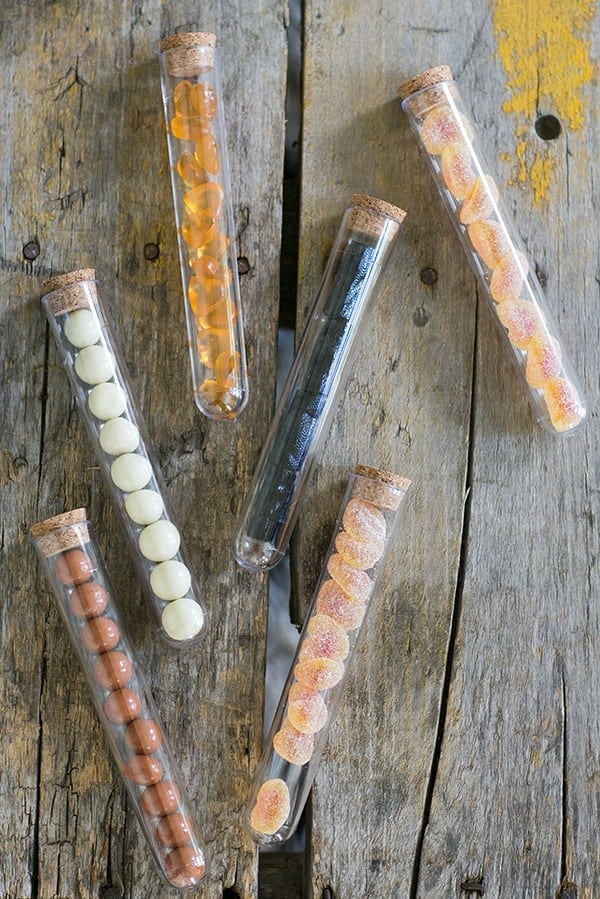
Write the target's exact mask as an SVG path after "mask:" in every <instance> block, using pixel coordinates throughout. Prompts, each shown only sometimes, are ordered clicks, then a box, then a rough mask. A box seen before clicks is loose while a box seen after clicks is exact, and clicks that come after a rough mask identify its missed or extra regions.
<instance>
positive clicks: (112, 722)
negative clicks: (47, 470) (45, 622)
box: [31, 509, 206, 889]
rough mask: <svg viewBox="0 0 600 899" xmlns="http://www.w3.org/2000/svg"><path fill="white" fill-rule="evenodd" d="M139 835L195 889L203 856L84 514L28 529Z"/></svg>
mask: <svg viewBox="0 0 600 899" xmlns="http://www.w3.org/2000/svg"><path fill="white" fill-rule="evenodd" d="M31 534H32V537H33V542H34V545H35V547H36V550H37V552H38V555H39V558H40V560H41V561H42V564H43V567H44V571H45V574H46V577H47V579H48V581H49V583H50V585H51V586H52V589H53V592H54V595H55V598H56V601H57V604H58V607H59V610H60V612H61V615H62V618H63V620H64V623H65V626H66V629H67V631H68V634H69V637H70V639H71V641H72V643H73V645H74V647H75V650H76V652H77V655H78V657H79V661H80V663H81V666H82V669H83V672H84V674H85V677H86V680H87V682H88V685H89V688H90V690H91V692H92V697H93V700H94V704H95V706H96V710H97V712H98V715H99V717H100V720H101V722H102V725H103V727H104V730H105V732H106V735H107V737H108V740H109V744H110V747H111V750H112V753H113V757H114V759H115V762H116V764H117V767H118V768H119V771H120V773H121V775H122V777H123V780H124V782H125V785H126V787H127V791H128V793H129V796H130V798H131V801H132V804H133V807H134V809H135V811H136V814H137V816H138V818H139V821H140V824H141V826H142V830H143V831H144V834H145V836H146V839H147V841H148V843H149V846H150V849H151V851H152V855H153V856H154V859H155V861H156V864H157V865H158V868H159V870H160V871H161V873H162V874H163V876H164V877H165V878H166V879H167V881H168V882H169V884H170V885H171V886H174V887H177V888H179V889H185V888H189V887H195V886H197V885H198V884H199V883H200V882H201V881H202V880H203V878H204V873H205V865H206V862H205V852H204V847H203V845H202V842H201V840H200V838H199V836H198V833H197V829H196V825H195V824H194V821H193V815H192V812H191V809H190V803H189V800H188V799H187V797H186V795H185V790H184V788H183V785H182V782H181V777H180V774H179V772H178V770H177V766H176V764H175V762H174V760H173V757H172V754H171V751H170V749H169V747H168V745H167V742H166V739H165V736H164V730H163V727H162V724H161V723H160V720H159V718H158V715H157V713H156V709H155V708H154V704H153V701H152V697H151V695H150V692H149V690H148V687H147V685H146V684H145V681H144V677H143V675H142V673H141V671H140V668H139V665H138V663H137V661H136V658H135V655H134V653H133V651H132V649H131V645H130V643H129V640H128V638H127V635H126V634H125V631H124V628H123V624H122V622H121V619H120V615H119V610H118V607H117V605H116V603H115V602H114V599H113V592H112V589H111V585H110V582H109V579H108V575H107V572H106V568H105V564H104V560H103V558H102V555H101V553H100V550H99V549H98V546H97V544H96V541H95V539H94V536H93V534H92V532H91V527H90V523H89V521H87V516H86V511H85V509H75V510H73V511H72V512H66V513H64V514H62V515H57V516H55V517H54V518H49V519H46V520H45V521H42V522H40V523H39V524H36V525H34V526H33V527H32V528H31Z"/></svg>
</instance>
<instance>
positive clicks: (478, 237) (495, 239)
mask: <svg viewBox="0 0 600 899" xmlns="http://www.w3.org/2000/svg"><path fill="white" fill-rule="evenodd" d="M469 239H470V241H471V243H472V244H473V249H474V250H475V252H476V253H477V255H478V256H479V258H480V259H481V261H482V262H483V263H484V265H487V267H488V268H491V269H495V268H496V266H497V265H499V264H500V260H501V259H502V257H503V256H506V254H507V253H508V252H509V250H510V245H509V242H508V238H507V236H506V234H505V232H504V229H503V228H502V225H500V224H499V223H498V222H495V221H483V222H474V223H473V224H472V225H469Z"/></svg>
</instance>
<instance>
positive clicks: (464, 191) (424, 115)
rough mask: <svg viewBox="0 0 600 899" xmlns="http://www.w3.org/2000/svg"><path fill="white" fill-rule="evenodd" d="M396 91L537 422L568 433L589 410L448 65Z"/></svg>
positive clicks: (552, 429) (579, 423) (408, 82)
mask: <svg viewBox="0 0 600 899" xmlns="http://www.w3.org/2000/svg"><path fill="white" fill-rule="evenodd" d="M399 94H400V96H401V97H402V101H403V102H402V108H403V109H404V111H405V112H406V113H407V115H408V120H409V122H410V126H411V128H412V130H413V132H414V133H415V135H416V136H417V139H418V141H419V144H420V147H421V150H422V151H423V153H424V156H425V159H426V161H427V163H428V166H429V169H430V171H431V172H432V174H433V177H434V180H435V183H436V186H437V188H438V190H439V192H440V194H441V196H442V199H443V201H444V203H445V205H446V207H447V209H448V211H449V213H450V217H451V219H452V221H453V223H454V225H455V227H456V230H457V232H458V235H459V237H460V241H461V243H462V245H463V247H464V249H465V251H466V253H467V257H468V258H469V261H470V262H471V265H472V266H473V268H474V270H475V273H476V275H477V277H478V278H479V281H480V283H481V285H482V288H483V292H484V295H485V297H486V299H487V301H488V303H489V305H490V306H491V308H492V310H493V312H494V315H495V318H496V321H497V323H498V325H499V327H500V330H501V332H502V335H503V339H504V341H505V343H506V344H507V345H508V347H509V350H510V353H511V356H512V359H513V362H514V363H515V365H516V367H517V370H518V372H519V374H520V376H521V378H522V381H523V384H524V386H525V389H526V392H527V396H528V399H529V402H530V405H531V407H532V410H533V414H534V417H535V419H536V421H537V422H538V424H539V425H540V426H541V427H542V428H544V429H545V430H547V431H550V432H551V433H553V434H572V433H573V432H574V431H575V430H576V429H577V428H578V427H579V426H580V425H581V423H582V422H583V421H584V419H585V416H586V408H585V402H584V398H583V394H582V391H581V387H580V385H579V382H578V379H577V376H576V374H575V372H574V371H573V367H572V365H571V363H570V361H569V359H568V357H567V353H566V350H565V348H564V346H563V343H562V340H561V338H560V335H559V333H558V329H557V327H556V325H555V323H554V322H553V320H552V316H551V313H550V311H549V309H548V305H547V302H546V299H545V297H544V293H543V291H542V288H541V286H540V283H539V281H538V279H537V277H536V274H535V266H534V265H533V263H532V261H531V260H530V259H528V257H527V252H526V250H525V247H524V245H523V243H522V241H521V239H520V237H519V235H518V233H517V231H516V228H515V226H514V224H513V222H512V219H511V217H510V215H509V213H508V212H507V210H506V208H505V206H504V204H503V202H502V199H501V197H500V195H499V190H498V186H497V184H496V182H495V181H494V179H493V177H492V175H491V173H490V172H491V170H490V167H489V166H488V164H487V162H486V160H485V158H484V156H483V153H482V152H481V149H480V146H479V142H478V140H477V136H476V133H475V129H474V127H473V124H472V122H471V120H470V117H469V115H468V113H467V111H466V110H465V106H464V103H463V101H462V98H461V96H460V93H459V91H458V87H457V85H456V82H455V81H454V80H453V78H452V72H451V70H450V69H449V67H448V66H438V67H436V68H434V69H428V70H427V71H426V72H423V73H422V74H420V75H417V76H415V77H414V78H411V79H410V80H409V81H406V82H405V83H404V84H403V85H402V86H401V87H400V88H399Z"/></svg>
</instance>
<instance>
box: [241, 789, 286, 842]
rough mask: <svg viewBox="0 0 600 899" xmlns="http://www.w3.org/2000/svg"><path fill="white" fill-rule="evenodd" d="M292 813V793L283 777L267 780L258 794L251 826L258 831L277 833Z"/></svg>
mask: <svg viewBox="0 0 600 899" xmlns="http://www.w3.org/2000/svg"><path fill="white" fill-rule="evenodd" d="M289 813H290V793H289V790H288V788H287V784H286V782H285V781H284V780H281V778H279V777H276V778H273V780H267V781H265V783H264V784H263V785H262V787H261V788H260V790H259V791H258V794H257V796H256V803H255V805H254V808H253V809H252V812H251V813H250V826H251V827H253V828H254V830H256V831H257V832H258V833H264V834H273V833H276V832H277V831H278V830H279V828H280V827H281V826H282V824H284V823H285V820H286V818H287V816H288V815H289Z"/></svg>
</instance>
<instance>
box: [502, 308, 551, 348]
mask: <svg viewBox="0 0 600 899" xmlns="http://www.w3.org/2000/svg"><path fill="white" fill-rule="evenodd" d="M496 313H497V315H498V318H499V319H500V321H501V322H502V324H503V325H504V327H505V328H506V330H507V331H508V339H509V340H510V342H511V343H512V344H514V346H516V347H517V348H518V349H520V350H526V349H527V348H528V347H529V343H530V341H531V339H532V337H534V335H535V334H536V333H537V332H538V331H539V329H540V320H539V318H538V314H537V310H536V308H535V306H534V305H533V303H529V302H527V300H509V301H508V302H506V303H500V304H499V305H498V306H496Z"/></svg>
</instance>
